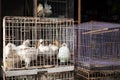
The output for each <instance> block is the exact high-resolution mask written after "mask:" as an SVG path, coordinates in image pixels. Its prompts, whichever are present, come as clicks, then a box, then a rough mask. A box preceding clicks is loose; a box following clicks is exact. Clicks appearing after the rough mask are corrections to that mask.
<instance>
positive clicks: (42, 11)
mask: <svg viewBox="0 0 120 80" xmlns="http://www.w3.org/2000/svg"><path fill="white" fill-rule="evenodd" d="M37 15H38V16H43V15H44V8H43V5H42V4H41V3H39V5H38V7H37Z"/></svg>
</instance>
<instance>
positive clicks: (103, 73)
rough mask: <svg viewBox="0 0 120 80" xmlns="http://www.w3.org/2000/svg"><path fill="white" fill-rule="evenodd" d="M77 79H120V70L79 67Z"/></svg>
mask: <svg viewBox="0 0 120 80" xmlns="http://www.w3.org/2000/svg"><path fill="white" fill-rule="evenodd" d="M75 72H76V74H75V75H76V77H77V78H76V80H77V79H78V80H79V79H81V80H119V79H120V77H119V75H120V72H119V70H86V69H83V68H78V69H76V70H75Z"/></svg>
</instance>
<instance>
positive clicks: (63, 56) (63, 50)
mask: <svg viewBox="0 0 120 80" xmlns="http://www.w3.org/2000/svg"><path fill="white" fill-rule="evenodd" d="M57 58H58V59H59V60H60V62H61V63H65V62H68V61H69V60H70V50H69V48H68V46H67V44H66V43H63V44H62V46H61V47H60V49H59V52H58V56H57Z"/></svg>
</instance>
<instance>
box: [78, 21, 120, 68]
mask: <svg viewBox="0 0 120 80" xmlns="http://www.w3.org/2000/svg"><path fill="white" fill-rule="evenodd" d="M79 30H80V35H79V36H80V39H79V40H80V44H78V50H79V53H78V54H77V56H76V65H77V67H80V68H83V69H89V70H114V69H115V70H116V69H120V64H119V63H120V49H119V47H120V38H119V37H120V24H115V23H105V22H94V21H91V22H86V23H82V24H81V25H80V28H79Z"/></svg>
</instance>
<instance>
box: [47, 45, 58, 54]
mask: <svg viewBox="0 0 120 80" xmlns="http://www.w3.org/2000/svg"><path fill="white" fill-rule="evenodd" d="M49 47H50V49H51V54H52V55H55V54H57V53H58V49H59V48H58V47H57V46H56V45H54V44H49Z"/></svg>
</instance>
